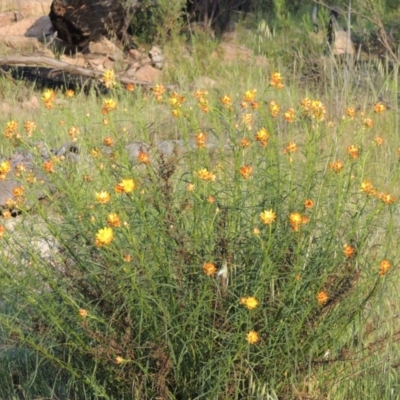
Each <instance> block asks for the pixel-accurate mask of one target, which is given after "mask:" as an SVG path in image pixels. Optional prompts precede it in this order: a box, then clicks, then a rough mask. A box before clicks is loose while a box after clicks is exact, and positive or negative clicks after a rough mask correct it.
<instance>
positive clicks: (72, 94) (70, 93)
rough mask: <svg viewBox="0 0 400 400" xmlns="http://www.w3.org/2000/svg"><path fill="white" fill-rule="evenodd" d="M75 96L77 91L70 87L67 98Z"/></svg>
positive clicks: (66, 94)
mask: <svg viewBox="0 0 400 400" xmlns="http://www.w3.org/2000/svg"><path fill="white" fill-rule="evenodd" d="M74 96H75V92H74V91H73V90H72V89H68V90H67V91H66V92H65V97H66V98H67V99H72V98H73V97H74Z"/></svg>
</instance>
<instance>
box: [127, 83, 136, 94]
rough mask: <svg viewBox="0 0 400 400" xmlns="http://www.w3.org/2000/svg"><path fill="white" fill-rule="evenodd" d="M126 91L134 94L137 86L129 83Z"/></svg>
mask: <svg viewBox="0 0 400 400" xmlns="http://www.w3.org/2000/svg"><path fill="white" fill-rule="evenodd" d="M125 89H126V90H127V91H128V92H133V91H134V90H135V85H134V84H133V83H128V84H127V85H126V86H125Z"/></svg>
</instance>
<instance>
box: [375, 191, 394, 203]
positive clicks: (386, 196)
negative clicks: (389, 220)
mask: <svg viewBox="0 0 400 400" xmlns="http://www.w3.org/2000/svg"><path fill="white" fill-rule="evenodd" d="M379 198H380V199H381V200H382V201H383V202H384V203H385V204H387V205H389V204H393V203H395V202H396V201H397V198H396V197H394V196H392V195H391V194H389V193H380V194H379Z"/></svg>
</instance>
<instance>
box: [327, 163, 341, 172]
mask: <svg viewBox="0 0 400 400" xmlns="http://www.w3.org/2000/svg"><path fill="white" fill-rule="evenodd" d="M343 168H344V164H343V162H342V161H340V160H336V161H334V162H332V163H330V164H329V169H330V170H331V171H334V172H340V171H341V170H342V169H343Z"/></svg>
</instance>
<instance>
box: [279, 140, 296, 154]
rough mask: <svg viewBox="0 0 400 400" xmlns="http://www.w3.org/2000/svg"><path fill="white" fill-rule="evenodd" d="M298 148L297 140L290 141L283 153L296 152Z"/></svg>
mask: <svg viewBox="0 0 400 400" xmlns="http://www.w3.org/2000/svg"><path fill="white" fill-rule="evenodd" d="M297 150H298V147H297V144H296V143H295V142H289V143H288V144H287V146H286V147H285V148H284V149H283V154H291V153H295V152H296V151H297Z"/></svg>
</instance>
